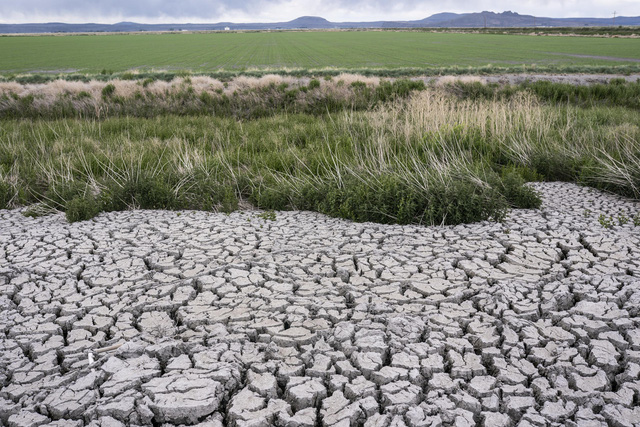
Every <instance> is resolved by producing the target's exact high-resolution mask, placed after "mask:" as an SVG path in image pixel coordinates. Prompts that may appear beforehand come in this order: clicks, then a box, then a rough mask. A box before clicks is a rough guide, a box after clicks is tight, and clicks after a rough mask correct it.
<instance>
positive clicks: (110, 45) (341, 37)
mask: <svg viewBox="0 0 640 427" xmlns="http://www.w3.org/2000/svg"><path fill="white" fill-rule="evenodd" d="M0 58H1V59H0V73H2V74H5V75H6V74H11V73H45V72H59V73H65V72H81V73H99V72H100V71H101V70H105V69H106V70H109V71H112V72H123V71H127V70H131V69H140V70H152V69H153V70H174V71H175V70H191V71H195V72H215V71H221V70H226V71H243V70H247V69H258V70H265V69H285V68H289V69H291V68H293V69H306V70H310V69H322V68H326V67H331V68H338V69H353V70H362V69H367V68H381V69H394V68H419V69H429V68H439V67H455V66H459V67H465V68H468V67H486V66H488V65H490V66H496V67H501V68H513V69H518V68H522V65H526V66H529V67H531V66H534V65H535V66H540V67H556V68H558V69H560V68H562V67H580V66H615V65H640V64H639V63H640V39H633V38H593V37H544V36H540V37H535V36H525V35H497V34H456V33H431V32H413V31H398V32H396V31H314V32H311V31H308V32H306V31H303V32H246V33H185V34H181V33H167V34H122V35H93V36H89V35H73V36H11V37H0Z"/></svg>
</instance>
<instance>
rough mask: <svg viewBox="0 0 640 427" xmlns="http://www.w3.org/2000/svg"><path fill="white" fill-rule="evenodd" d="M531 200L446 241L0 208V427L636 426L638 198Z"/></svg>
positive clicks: (368, 228)
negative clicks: (607, 221)
mask: <svg viewBox="0 0 640 427" xmlns="http://www.w3.org/2000/svg"><path fill="white" fill-rule="evenodd" d="M536 187H537V188H538V189H539V190H540V191H541V192H542V193H543V196H544V200H545V203H544V205H543V208H542V209H541V210H518V211H513V212H512V214H511V215H510V217H509V219H508V220H507V221H505V222H504V223H490V222H484V223H477V224H470V225H460V226H456V227H422V226H384V225H378V224H354V223H350V222H347V221H343V220H338V219H332V218H328V217H326V216H323V215H320V214H315V213H308V212H278V213H277V214H276V218H275V220H270V219H267V217H266V216H265V217H264V218H260V217H258V215H257V213H256V212H236V213H233V214H231V215H224V214H211V213H205V212H182V213H176V212H166V211H130V212H119V213H110V214H102V215H100V216H99V217H97V218H96V219H95V220H93V221H87V222H82V223H75V224H68V223H66V221H65V220H64V218H63V217H62V216H61V215H56V216H50V217H45V218H39V219H33V218H25V217H24V216H22V215H21V214H20V212H19V211H0V310H1V311H0V424H3V425H8V426H41V425H45V426H85V425H89V426H102V427H106V426H109V427H111V426H121V425H140V426H144V425H153V426H161V425H178V424H184V425H196V424H197V425H200V426H222V425H228V426H269V425H276V426H291V427H297V426H309V427H315V426H350V425H355V426H358V425H365V426H391V425H392V426H409V427H417V426H430V425H433V426H437V425H456V426H469V425H471V426H472V425H487V426H491V427H500V426H511V425H519V426H560V425H567V426H606V425H609V426H634V425H636V426H637V425H640V407H639V397H640V226H634V225H633V223H632V222H628V223H627V224H625V225H618V219H617V218H618V216H619V215H623V216H626V217H630V216H631V215H633V214H635V213H637V212H640V204H638V203H634V202H631V201H628V200H624V199H620V198H618V197H613V196H609V195H604V194H602V193H599V192H597V191H595V190H591V189H587V188H582V187H578V186H575V185H572V184H562V183H548V184H536ZM600 214H605V215H607V217H609V216H613V217H614V218H615V221H614V223H615V225H614V226H613V227H612V228H611V229H606V228H604V227H603V226H602V225H601V224H600V223H599V221H598V216H599V215H600ZM620 219H622V222H624V218H623V217H620Z"/></svg>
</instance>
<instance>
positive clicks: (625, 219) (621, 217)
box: [618, 214, 629, 225]
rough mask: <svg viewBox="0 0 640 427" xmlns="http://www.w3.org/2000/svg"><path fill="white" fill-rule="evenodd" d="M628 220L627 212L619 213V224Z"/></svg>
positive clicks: (623, 223)
mask: <svg viewBox="0 0 640 427" xmlns="http://www.w3.org/2000/svg"><path fill="white" fill-rule="evenodd" d="M628 222H629V217H627V216H626V215H625V214H619V215H618V225H625V224H627V223H628Z"/></svg>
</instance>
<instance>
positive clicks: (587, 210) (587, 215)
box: [583, 209, 592, 218]
mask: <svg viewBox="0 0 640 427" xmlns="http://www.w3.org/2000/svg"><path fill="white" fill-rule="evenodd" d="M591 213H592V211H591V209H585V210H584V213H583V215H584V217H585V218H589V217H590V216H591Z"/></svg>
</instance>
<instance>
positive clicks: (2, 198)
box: [0, 181, 13, 209]
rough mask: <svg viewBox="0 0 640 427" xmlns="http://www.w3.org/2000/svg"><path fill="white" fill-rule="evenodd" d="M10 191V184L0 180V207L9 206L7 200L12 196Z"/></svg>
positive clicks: (5, 207)
mask: <svg viewBox="0 0 640 427" xmlns="http://www.w3.org/2000/svg"><path fill="white" fill-rule="evenodd" d="M12 193H13V192H12V191H11V186H10V185H9V184H8V183H6V182H2V181H0V209H8V208H9V202H10V201H11V198H12V196H13V194H12Z"/></svg>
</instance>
